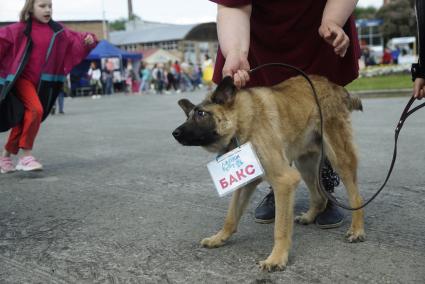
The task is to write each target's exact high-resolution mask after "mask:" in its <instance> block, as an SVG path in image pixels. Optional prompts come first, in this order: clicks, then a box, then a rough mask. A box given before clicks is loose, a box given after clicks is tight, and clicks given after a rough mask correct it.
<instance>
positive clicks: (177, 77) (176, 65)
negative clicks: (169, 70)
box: [172, 60, 182, 90]
mask: <svg viewBox="0 0 425 284" xmlns="http://www.w3.org/2000/svg"><path fill="white" fill-rule="evenodd" d="M172 67H173V70H174V72H175V74H174V79H175V81H176V85H177V88H178V89H179V90H180V82H181V74H182V69H181V66H180V63H179V61H178V60H176V61H175V62H174V64H173V66H172Z"/></svg>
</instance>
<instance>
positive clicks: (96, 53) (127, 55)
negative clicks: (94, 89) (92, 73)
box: [71, 40, 142, 95]
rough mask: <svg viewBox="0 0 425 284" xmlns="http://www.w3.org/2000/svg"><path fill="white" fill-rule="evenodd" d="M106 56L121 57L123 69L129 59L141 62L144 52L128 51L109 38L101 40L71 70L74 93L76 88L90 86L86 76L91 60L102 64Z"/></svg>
mask: <svg viewBox="0 0 425 284" xmlns="http://www.w3.org/2000/svg"><path fill="white" fill-rule="evenodd" d="M106 58H119V59H120V69H121V71H122V69H123V65H124V64H125V63H126V62H127V61H128V60H131V61H136V62H139V61H140V60H141V59H142V54H139V53H131V52H127V51H125V50H122V49H120V48H118V47H116V46H115V45H113V44H112V43H110V42H108V41H107V40H101V41H100V42H99V43H98V44H97V46H96V47H95V48H94V49H93V50H92V51H91V52H90V53H89V55H88V56H87V57H86V58H85V59H84V60H83V61H82V62H81V63H80V64H78V65H77V66H75V67H74V69H72V71H71V90H72V92H73V94H74V95H75V90H76V89H78V88H83V87H88V85H89V82H88V80H87V78H86V77H87V71H88V69H89V67H90V62H92V61H96V62H97V65H98V66H101V60H102V59H106Z"/></svg>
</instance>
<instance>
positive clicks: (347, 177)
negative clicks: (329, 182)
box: [327, 121, 365, 242]
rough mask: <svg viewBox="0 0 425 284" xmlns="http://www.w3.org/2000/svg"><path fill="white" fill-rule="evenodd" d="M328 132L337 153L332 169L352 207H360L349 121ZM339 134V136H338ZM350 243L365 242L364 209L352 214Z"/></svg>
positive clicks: (348, 232) (332, 162)
mask: <svg viewBox="0 0 425 284" xmlns="http://www.w3.org/2000/svg"><path fill="white" fill-rule="evenodd" d="M331 128H333V129H329V131H327V134H328V137H329V139H327V141H328V142H329V143H330V146H331V147H332V149H333V150H334V152H335V155H329V156H328V159H329V161H330V162H331V164H332V167H334V169H335V170H336V172H337V173H338V174H339V175H340V177H341V180H342V182H343V184H344V186H345V188H346V189H347V193H348V198H349V201H350V206H351V207H359V206H360V205H361V204H362V202H363V200H362V197H361V196H360V193H359V189H358V185H357V152H356V149H355V146H354V144H353V137H352V130H351V127H350V125H349V122H348V121H339V123H338V122H335V123H334V124H332V126H331ZM336 134H337V135H336ZM346 237H347V240H348V241H349V242H359V241H364V240H365V232H364V213H363V209H360V210H355V211H353V212H352V219H351V226H350V229H349V230H348V231H347V234H346Z"/></svg>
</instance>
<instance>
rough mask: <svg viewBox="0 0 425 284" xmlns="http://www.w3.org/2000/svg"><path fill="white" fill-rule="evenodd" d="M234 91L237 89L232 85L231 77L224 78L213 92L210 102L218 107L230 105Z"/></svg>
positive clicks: (233, 97)
mask: <svg viewBox="0 0 425 284" xmlns="http://www.w3.org/2000/svg"><path fill="white" fill-rule="evenodd" d="M236 91H237V89H236V86H235V84H234V83H233V79H232V77H230V76H226V77H224V78H223V80H221V82H220V84H218V86H217V88H216V89H215V90H214V92H213V94H212V96H211V100H212V101H213V103H216V104H219V105H224V104H231V103H233V101H234V99H235V95H236Z"/></svg>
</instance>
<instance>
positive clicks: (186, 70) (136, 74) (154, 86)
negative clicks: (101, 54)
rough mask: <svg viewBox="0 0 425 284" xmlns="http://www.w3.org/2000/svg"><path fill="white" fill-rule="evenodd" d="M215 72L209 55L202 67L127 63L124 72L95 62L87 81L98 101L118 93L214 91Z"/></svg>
mask: <svg viewBox="0 0 425 284" xmlns="http://www.w3.org/2000/svg"><path fill="white" fill-rule="evenodd" d="M135 66H138V68H135ZM213 68H214V63H213V61H212V59H211V58H210V57H209V56H208V55H207V54H206V55H205V60H204V62H203V63H202V65H198V64H194V63H192V62H185V61H183V62H181V63H180V62H179V61H178V60H175V61H174V62H172V61H169V62H167V63H155V64H153V65H148V64H147V63H146V62H144V61H142V62H140V63H139V64H135V62H131V61H127V62H125V67H124V68H123V70H122V71H121V70H120V68H115V67H114V66H113V63H112V62H111V60H109V59H108V60H106V61H105V64H104V66H103V68H101V67H100V66H99V64H98V63H97V62H96V61H93V62H91V64H90V67H89V70H88V71H87V73H86V74H85V77H86V78H85V79H87V81H88V82H89V84H90V91H89V93H90V94H91V95H92V96H93V97H95V98H96V97H99V96H100V95H103V94H105V95H110V94H113V93H114V92H117V91H120V92H125V93H128V94H147V93H156V94H164V93H170V92H175V93H180V92H187V91H194V90H196V89H199V88H200V87H201V86H203V85H205V86H207V87H208V89H210V88H211V86H212V74H213Z"/></svg>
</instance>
